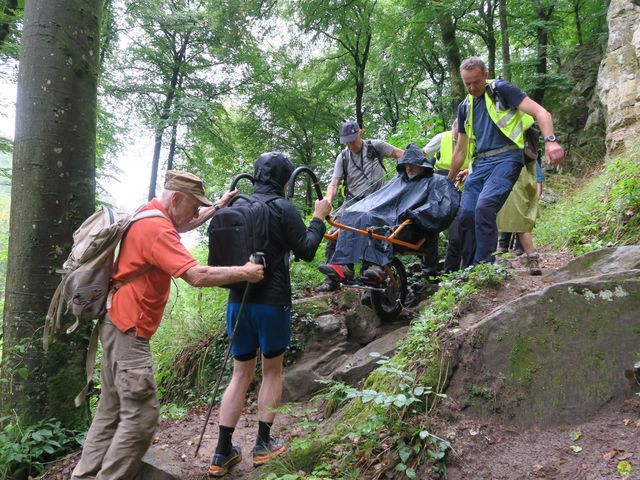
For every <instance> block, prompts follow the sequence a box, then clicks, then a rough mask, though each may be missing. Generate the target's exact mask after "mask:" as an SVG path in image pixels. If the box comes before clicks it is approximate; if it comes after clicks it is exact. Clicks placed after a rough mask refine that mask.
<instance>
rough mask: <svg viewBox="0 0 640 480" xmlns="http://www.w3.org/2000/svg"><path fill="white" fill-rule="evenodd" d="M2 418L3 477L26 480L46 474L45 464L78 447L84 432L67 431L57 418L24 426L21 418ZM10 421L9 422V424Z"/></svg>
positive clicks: (0, 468)
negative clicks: (19, 419) (20, 420)
mask: <svg viewBox="0 0 640 480" xmlns="http://www.w3.org/2000/svg"><path fill="white" fill-rule="evenodd" d="M9 420H11V419H10V417H4V418H0V425H2V424H4V425H5V426H4V428H3V429H2V431H1V432H0V477H2V478H5V479H7V480H23V479H24V480H26V479H27V478H32V477H34V476H36V475H38V474H40V473H42V472H43V471H44V468H45V467H44V464H45V462H49V461H51V460H53V459H55V458H58V457H60V456H62V455H64V454H65V453H68V452H70V451H72V450H73V449H75V448H77V447H78V445H80V444H81V443H82V442H83V440H84V433H80V432H77V431H74V430H69V429H67V428H63V427H62V426H61V424H60V421H58V420H56V419H53V418H52V419H49V420H42V421H40V422H37V423H35V424H33V425H21V424H20V422H19V421H17V419H14V420H13V421H11V422H9ZM7 422H9V423H7Z"/></svg>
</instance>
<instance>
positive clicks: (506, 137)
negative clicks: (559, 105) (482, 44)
mask: <svg viewBox="0 0 640 480" xmlns="http://www.w3.org/2000/svg"><path fill="white" fill-rule="evenodd" d="M460 74H461V76H462V81H463V82H464V84H465V86H466V88H467V91H468V92H469V95H468V96H467V97H466V98H465V99H464V100H463V101H462V102H461V103H460V105H459V106H458V115H457V117H458V124H459V125H463V126H464V129H461V131H460V133H459V134H458V141H457V143H456V146H455V149H454V151H453V159H452V161H451V168H450V169H449V178H450V179H452V180H455V179H456V176H457V175H458V172H459V171H460V169H461V167H462V165H463V162H464V159H465V158H466V157H467V156H470V157H471V158H472V161H473V168H472V173H471V174H470V175H469V177H468V178H467V180H466V182H465V187H464V192H463V193H462V200H461V204H460V212H459V217H460V237H461V241H462V266H463V267H467V266H470V265H477V264H478V263H482V262H486V263H492V262H494V260H495V258H494V256H493V254H494V252H495V250H496V244H497V240H498V227H497V225H496V215H497V213H498V211H499V210H500V208H501V207H502V205H503V204H504V202H505V201H506V199H507V197H508V196H509V192H511V189H512V187H513V185H514V183H515V182H516V180H517V179H518V176H519V175H520V170H521V169H522V167H523V165H524V155H523V149H524V146H525V131H526V130H527V129H528V128H529V127H530V126H531V125H532V124H533V122H534V119H535V121H537V123H538V125H539V127H540V130H541V131H542V135H543V136H544V141H545V155H546V157H547V160H548V161H549V162H550V163H551V164H552V165H558V164H559V163H560V162H561V161H562V159H563V158H564V150H563V148H562V147H561V146H560V144H559V143H558V142H557V140H556V136H555V134H554V130H553V119H552V118H551V114H550V113H549V112H548V111H547V110H545V109H544V108H543V107H542V106H541V105H540V104H538V103H536V102H534V101H533V100H531V99H530V98H529V97H527V95H526V93H524V92H523V91H522V90H520V89H519V88H518V87H516V86H515V85H513V84H511V83H509V82H507V81H504V80H494V81H488V77H489V72H488V71H487V68H486V67H485V64H484V62H483V61H482V60H481V59H480V58H478V57H469V58H467V59H466V60H464V61H463V62H462V64H461V65H460Z"/></svg>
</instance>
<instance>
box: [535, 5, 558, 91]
mask: <svg viewBox="0 0 640 480" xmlns="http://www.w3.org/2000/svg"><path fill="white" fill-rule="evenodd" d="M533 6H534V9H535V12H536V16H537V19H538V27H537V29H536V31H537V39H538V44H537V47H536V50H537V65H536V73H537V79H536V86H535V88H534V90H533V94H532V95H531V98H532V99H533V100H534V101H536V102H538V103H540V104H542V100H543V99H544V92H545V89H546V85H547V45H548V44H549V31H548V30H547V25H548V22H549V19H550V18H551V15H552V13H553V6H550V7H549V10H548V11H545V9H544V8H543V7H542V5H541V4H540V0H533Z"/></svg>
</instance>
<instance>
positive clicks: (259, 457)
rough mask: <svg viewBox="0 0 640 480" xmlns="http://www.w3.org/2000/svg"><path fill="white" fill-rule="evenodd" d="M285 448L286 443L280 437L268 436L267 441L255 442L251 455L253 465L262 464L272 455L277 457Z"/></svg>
mask: <svg viewBox="0 0 640 480" xmlns="http://www.w3.org/2000/svg"><path fill="white" fill-rule="evenodd" d="M286 449H287V444H286V443H284V441H283V440H282V439H280V438H270V439H269V443H268V444H267V445H265V444H264V443H256V446H255V447H253V451H252V452H251V455H252V456H253V466H254V467H259V466H260V465H264V464H265V463H267V462H268V461H269V460H271V459H272V458H273V457H277V456H278V455H280V454H282V453H283V452H284V451H285V450H286Z"/></svg>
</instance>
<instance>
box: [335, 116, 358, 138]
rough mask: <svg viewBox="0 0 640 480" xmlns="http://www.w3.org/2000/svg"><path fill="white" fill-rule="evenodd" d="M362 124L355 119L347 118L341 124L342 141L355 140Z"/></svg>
mask: <svg viewBox="0 0 640 480" xmlns="http://www.w3.org/2000/svg"><path fill="white" fill-rule="evenodd" d="M358 132H360V125H358V122H356V121H353V120H347V121H346V122H344V123H343V124H342V125H341V126H340V143H348V142H353V141H355V140H356V139H357V138H358Z"/></svg>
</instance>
